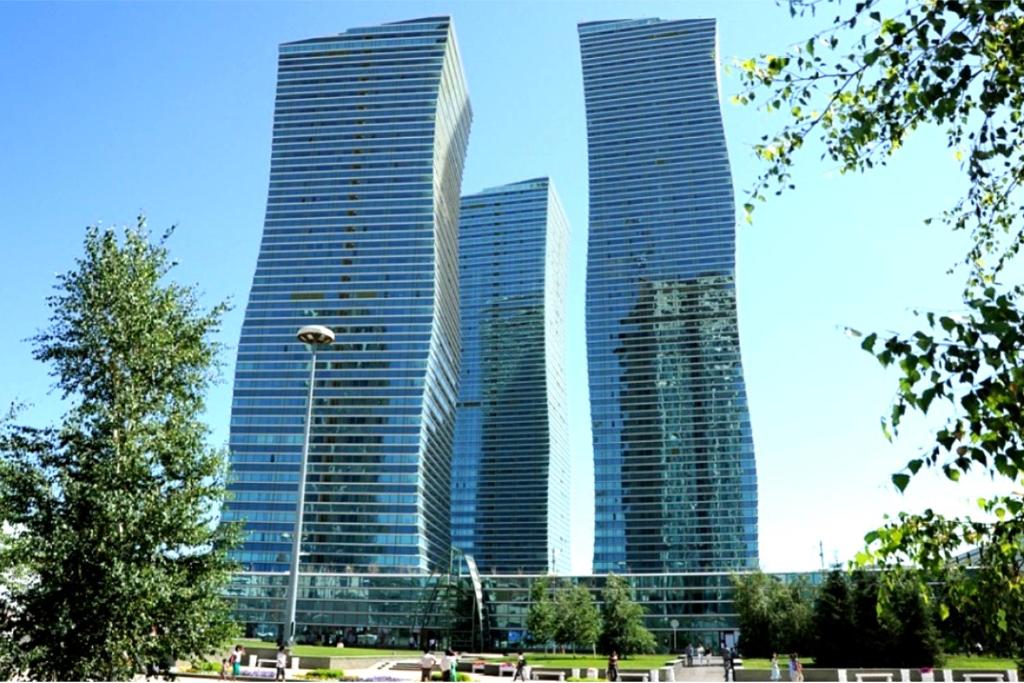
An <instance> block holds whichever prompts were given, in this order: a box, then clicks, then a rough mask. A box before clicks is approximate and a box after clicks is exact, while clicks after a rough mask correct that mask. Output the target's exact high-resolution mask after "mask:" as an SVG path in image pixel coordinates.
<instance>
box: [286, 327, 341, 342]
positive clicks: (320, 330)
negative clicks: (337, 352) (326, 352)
mask: <svg viewBox="0 0 1024 683" xmlns="http://www.w3.org/2000/svg"><path fill="white" fill-rule="evenodd" d="M295 336H296V337H298V339H299V341H300V342H302V343H303V344H309V345H310V346H327V345H328V344H330V343H331V342H333V341H334V332H333V331H331V328H329V327H324V326H323V325H305V326H303V327H300V328H299V331H298V332H296V333H295Z"/></svg>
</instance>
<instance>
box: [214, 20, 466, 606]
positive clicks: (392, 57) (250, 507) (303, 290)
mask: <svg viewBox="0 0 1024 683" xmlns="http://www.w3.org/2000/svg"><path fill="white" fill-rule="evenodd" d="M470 117H471V115H470V107H469V100H468V97H467V92H466V84H465V80H464V77H463V73H462V66H461V63H460V60H459V53H458V48H457V46H456V42H455V34H454V31H453V28H452V26H451V22H450V21H449V19H448V18H447V17H433V18H427V19H418V20H414V21H407V22H400V23H394V24H387V25H383V26H374V27H369V28H359V29H352V30H349V31H347V32H345V33H343V34H340V35H332V36H327V37H323V38H314V39H310V40H303V41H299V42H295V43H286V44H284V45H282V46H281V48H280V57H279V62H278V84H277V100H276V105H275V110H274V137H273V149H272V154H271V170H270V191H269V198H268V201H267V213H266V222H265V226H264V230H263V241H262V244H261V246H260V253H259V259H258V261H257V264H256V274H255V277H254V278H253V285H252V290H251V293H250V295H249V302H248V305H247V306H246V310H245V322H244V324H243V326H242V333H241V339H240V341H239V347H238V365H237V368H236V374H235V386H234V402H233V405H232V420H231V440H230V449H231V470H232V479H231V482H230V489H231V491H232V492H233V494H234V499H233V500H232V501H231V502H230V504H229V505H228V506H227V509H226V511H225V517H226V518H227V519H239V520H244V521H245V527H246V532H247V534H246V539H245V543H244V546H243V547H242V549H241V550H240V551H238V552H236V557H237V559H238V560H239V561H240V562H241V563H242V565H243V567H244V568H245V569H246V570H248V571H249V572H255V573H259V572H267V575H266V576H264V577H262V579H261V580H265V583H267V584H268V585H274V586H278V587H279V586H283V581H284V573H285V572H287V570H288V567H289V562H290V559H291V538H290V536H291V533H292V531H293V525H294V522H295V505H296V496H297V485H296V482H297V477H298V472H299V459H300V454H301V450H302V441H303V429H304V420H305V406H306V392H307V387H308V384H307V381H308V377H309V369H310V368H309V362H310V352H309V350H308V349H307V348H306V347H305V346H304V345H303V344H301V343H299V342H298V341H296V339H295V332H296V330H297V328H298V327H300V326H302V325H307V324H320V325H327V326H329V327H330V328H331V329H332V330H333V331H334V332H335V334H336V335H337V341H336V343H334V344H333V345H332V346H330V347H327V348H326V349H324V350H322V351H320V352H319V354H318V358H317V369H316V370H317V372H316V383H315V387H314V399H313V418H312V433H311V441H310V448H309V460H308V462H309V467H308V476H307V479H306V484H307V487H306V501H305V515H304V522H303V528H302V538H301V541H302V555H301V568H300V571H301V573H302V575H303V577H302V582H301V583H300V595H299V622H300V623H302V622H305V623H307V624H308V623H309V622H310V620H311V619H316V620H321V621H323V620H326V621H325V622H324V623H331V620H332V619H334V618H337V617H336V615H334V616H332V615H331V614H329V612H330V607H329V605H322V604H318V603H311V602H309V601H308V599H309V598H312V599H316V597H317V595H316V591H315V590H312V589H311V588H310V587H311V586H315V585H316V582H315V581H314V580H312V579H311V577H309V576H308V575H309V574H317V573H332V572H344V573H351V572H374V573H377V572H380V573H395V572H400V573H426V572H431V571H435V570H438V569H440V568H441V567H444V568H447V566H448V563H449V557H450V531H449V473H450V465H451V452H452V440H453V432H454V425H455V400H456V388H457V378H458V372H459V294H458V220H459V219H458V216H459V194H460V186H461V181H462V166H463V157H464V154H465V150H466V143H467V139H468V133H469V125H470ZM254 590H255V589H254ZM268 590H269V589H268ZM257 594H258V595H265V596H267V597H269V596H270V595H271V593H270V592H262V593H253V595H254V596H255V595H257ZM276 595H280V593H276ZM260 607H261V608H263V609H265V610H266V612H265V613H264V614H262V615H258V614H255V613H254V614H251V615H244V614H243V615H241V616H242V617H243V620H247V621H253V622H260V621H265V620H272V621H279V620H280V618H281V613H282V610H281V609H280V603H279V602H276V601H275V602H274V603H273V604H270V602H266V601H264V602H261V603H260ZM310 610H313V612H314V614H311V613H310Z"/></svg>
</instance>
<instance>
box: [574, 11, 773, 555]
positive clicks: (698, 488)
mask: <svg viewBox="0 0 1024 683" xmlns="http://www.w3.org/2000/svg"><path fill="white" fill-rule="evenodd" d="M580 41H581V47H582V52H583V65H584V87H585V91H586V98H585V99H586V105H587V123H588V127H587V130H588V147H589V152H590V157H589V159H590V161H589V169H590V206H591V233H590V248H589V256H588V259H589V264H588V276H587V326H588V330H587V333H588V360H589V368H590V384H591V407H592V415H593V420H594V427H593V433H594V439H595V442H594V443H595V446H594V448H595V491H596V494H595V511H596V514H597V515H598V518H599V519H600V520H602V521H603V524H601V525H600V526H599V528H598V534H597V536H598V538H597V539H596V541H595V551H594V558H595V570H597V571H609V570H617V571H623V570H626V569H629V570H632V571H652V572H653V571H665V570H669V569H671V570H678V569H687V570H693V569H698V570H699V569H727V568H740V567H743V566H749V565H750V564H751V563H753V562H756V542H755V543H753V544H752V543H751V542H750V541H749V539H750V537H751V535H752V533H753V534H756V505H754V506H751V505H748V504H746V502H744V501H750V500H756V499H754V498H753V496H754V495H755V494H754V492H753V490H752V488H753V487H751V486H749V485H748V480H749V479H752V476H750V475H748V474H746V473H748V472H749V473H752V472H753V465H752V463H753V450H752V445H751V443H750V438H749V435H750V432H749V419H747V418H746V417H745V415H746V399H745V395H744V394H743V389H742V374H741V372H742V371H741V370H740V367H739V349H738V342H737V336H738V335H737V334H736V331H735V323H734V322H733V320H734V318H735V303H734V298H732V296H731V295H730V296H725V297H723V296H721V295H719V294H710V292H714V291H716V288H717V289H719V290H721V289H722V288H725V289H727V290H728V291H730V292H731V287H732V283H731V279H730V280H729V281H728V282H727V283H725V282H722V281H721V280H714V279H711V278H709V277H708V272H709V270H710V271H712V272H715V273H719V274H729V275H731V273H732V270H733V268H734V265H733V263H734V255H733V248H734V247H733V244H734V238H733V237H732V231H733V227H734V226H733V223H734V220H735V214H734V208H733V206H732V201H733V196H732V189H731V182H730V178H729V170H728V158H727V156H726V154H725V148H724V141H723V139H722V128H721V122H720V118H719V117H720V114H719V111H718V105H717V86H718V84H717V77H716V75H715V69H716V63H715V55H714V45H715V40H714V24H713V22H695V21H690V22H685V21H684V22H661V21H656V20H647V21H640V22H634V23H631V22H615V23H612V24H588V25H585V26H581V29H580ZM716 206H718V207H721V208H720V209H719V208H715V207H716ZM744 425H746V426H744ZM744 462H749V463H750V467H749V468H748V467H745V466H743V464H742V463H744ZM739 472H743V473H744V474H743V475H740V474H739ZM741 476H742V477H743V480H742V481H741V480H740V477H741ZM612 520H614V521H612Z"/></svg>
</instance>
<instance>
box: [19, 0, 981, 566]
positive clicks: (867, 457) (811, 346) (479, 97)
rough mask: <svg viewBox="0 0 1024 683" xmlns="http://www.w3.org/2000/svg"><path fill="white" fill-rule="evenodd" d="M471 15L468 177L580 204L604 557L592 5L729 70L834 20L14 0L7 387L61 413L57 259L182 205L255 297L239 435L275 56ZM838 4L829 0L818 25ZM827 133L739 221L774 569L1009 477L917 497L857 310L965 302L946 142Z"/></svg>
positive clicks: (953, 175)
mask: <svg viewBox="0 0 1024 683" xmlns="http://www.w3.org/2000/svg"><path fill="white" fill-rule="evenodd" d="M436 14H451V15H452V16H453V17H454V22H455V26H456V32H457V35H458V40H459V45H460V50H461V53H462V58H463V62H464V67H465V71H466V75H467V80H468V82H469V89H470V98H471V101H472V105H473V111H474V120H473V127H472V132H471V135H470V144H469V152H468V159H467V165H466V171H465V175H464V178H463V190H464V192H467V193H468V192H473V191H477V190H479V189H482V188H485V187H491V186H494V185H499V184H503V183H507V182H512V181H516V180H521V179H525V178H531V177H535V176H541V175H548V176H550V177H551V178H552V179H553V180H554V182H555V184H556V186H557V188H558V191H559V193H560V195H561V198H562V201H563V204H564V206H565V209H566V213H567V215H568V217H569V221H570V225H571V231H572V243H571V250H570V265H569V278H570V285H569V298H568V302H567V303H568V316H567V317H568V326H569V327H568V331H567V343H568V345H569V348H568V353H567V358H568V362H569V366H568V368H567V373H568V380H569V381H568V384H569V386H570V396H569V400H570V429H571V436H572V438H571V443H572V444H573V449H574V450H573V452H572V458H573V464H574V469H575V472H574V479H573V486H574V488H573V491H572V495H573V505H572V509H573V518H572V529H573V555H574V557H573V565H574V568H575V570H576V571H586V570H587V569H588V568H589V565H590V554H591V548H592V528H593V492H592V487H593V478H592V473H591V461H590V459H591V457H592V451H591V447H590V425H589V407H588V403H587V392H586V385H587V382H586V357H585V353H584V348H585V347H584V340H583V339H584V337H583V322H584V321H583V289H584V274H585V265H586V229H587V225H586V219H587V177H586V169H587V165H586V164H587V159H586V127H585V121H584V112H583V93H582V77H581V73H580V58H579V47H578V41H577V38H576V24H577V23H578V22H580V21H587V20H594V19H611V18H635V17H648V16H660V17H661V18H666V19H668V18H687V17H707V16H712V17H716V18H717V19H718V22H719V24H718V25H719V44H720V51H721V58H722V63H723V65H728V64H730V63H731V62H732V60H733V58H735V57H744V58H745V57H748V56H751V55H754V54H757V53H763V52H769V53H770V52H776V53H777V52H780V51H782V50H784V49H785V48H786V47H787V46H788V45H790V44H792V43H796V42H798V41H800V39H801V38H802V37H806V36H807V35H809V33H810V32H811V29H812V28H813V27H814V26H815V25H816V24H815V20H810V21H803V22H801V21H796V20H792V19H790V17H789V14H788V11H787V10H786V9H785V7H778V6H776V5H775V3H773V2H770V1H769V0H751V1H748V2H740V1H729V0H720V1H718V2H695V1H694V2H688V1H677V2H639V1H637V2H597V3H595V2H590V3H575V2H548V3H541V2H537V3H515V4H513V3H499V2H484V1H479V2H468V3H463V2H448V3H439V2H416V3H410V2H406V3H399V2H395V3H391V2H365V3H355V2H353V3H313V4H305V3H287V4H274V3H259V4H245V3H209V4H201V3H187V4H165V3H155V2H154V3H148V2H147V3H115V4H96V3H58V4H43V3H22V4H16V3H14V4H12V3H4V4H2V5H0V46H2V47H0V51H2V60H0V82H3V84H4V87H3V89H2V91H0V123H2V125H0V188H2V190H0V209H2V216H3V228H2V230H3V236H4V248H3V249H2V250H0V316H2V317H0V319H2V320H3V325H0V357H2V358H3V359H4V360H3V363H2V365H0V368H2V370H0V380H2V381H0V402H2V403H3V404H7V403H10V402H12V401H16V400H17V401H23V402H26V403H28V404H29V407H28V408H27V409H25V410H24V411H23V413H22V417H23V419H24V420H26V421H31V422H35V423H44V422H48V421H52V420H55V419H56V418H57V417H59V415H60V413H61V410H62V407H61V405H60V401H59V396H58V395H57V394H56V393H54V392H52V391H51V390H50V384H51V380H50V379H49V378H48V376H47V374H46V373H47V371H46V368H44V367H42V366H40V365H39V364H37V363H35V362H34V361H32V359H31V348H30V346H29V344H28V343H27V342H26V341H24V340H25V338H26V337H28V336H30V335H31V334H33V333H34V332H35V331H36V330H38V329H40V328H41V327H43V326H44V325H45V322H46V316H47V310H46V307H45V302H44V299H45V297H46V296H47V295H48V294H49V293H50V291H51V288H52V286H53V284H54V281H55V280H54V276H55V274H56V273H58V272H62V271H64V270H67V269H68V268H70V267H71V266H72V264H73V261H74V258H75V257H76V255H77V254H78V252H79V249H80V245H81V238H82V234H83V230H84V228H85V226H86V225H88V224H91V223H96V222H101V221H102V222H103V223H104V224H112V223H113V224H124V223H130V222H132V221H133V218H134V216H135V215H136V214H137V213H139V212H140V211H143V212H145V213H146V214H147V215H148V216H149V221H150V225H151V226H152V227H153V228H154V229H155V230H158V231H159V230H162V229H163V228H164V227H165V226H167V225H169V224H172V223H176V224H178V226H179V229H178V232H177V233H176V235H175V237H174V239H173V241H172V243H171V247H172V251H173V254H174V256H175V257H176V258H177V259H178V260H179V261H180V263H181V266H180V268H179V269H178V270H177V272H176V277H177V279H179V280H181V281H183V282H194V283H198V284H199V285H200V288H201V290H202V291H203V293H204V297H205V300H206V301H207V302H208V303H212V302H215V301H219V300H222V299H225V298H227V299H230V300H231V301H233V302H234V304H235V307H234V310H233V311H232V312H231V313H229V314H228V316H227V317H226V319H225V324H224V331H223V335H222V341H223V342H224V343H225V344H227V345H228V347H229V348H228V351H227V352H226V353H225V354H224V357H223V360H224V362H225V369H224V378H225V380H224V382H223V383H222V384H220V385H219V386H217V387H216V388H215V389H214V391H213V392H212V394H211V395H210V400H209V409H208V415H207V419H208V421H209V424H210V426H211V429H212V432H213V440H214V442H215V443H217V444H223V443H226V441H227V425H228V419H229V411H230V401H231V387H230V377H231V372H232V364H233V362H234V358H233V356H234V347H235V344H236V343H237V338H238V333H239V330H240V328H241V321H242V312H243V308H244V305H245V301H246V297H247V294H248V288H249V285H250V282H251V278H252V272H253V269H254V267H255V263H256V254H257V251H258V246H259V239H260V233H261V230H262V219H263V211H264V206H265V201H266V189H267V178H268V172H269V160H270V138H271V119H272V114H273V100H274V85H275V69H276V50H277V45H278V44H279V43H281V42H285V41H290V40H296V39H301V38H308V37H312V36H317V35H326V34H331V33H337V32H342V31H344V30H345V29H346V28H349V27H353V26H364V25H372V24H377V23H382V22H387V21H395V20H402V19H408V18H412V17H417V16H428V15H436ZM818 21H819V22H820V20H818ZM722 88H723V112H724V115H725V124H726V135H727V137H728V142H729V148H730V157H731V160H732V164H733V176H734V180H735V184H736V190H737V198H738V200H739V203H742V201H743V197H744V192H745V190H746V189H748V188H749V187H750V186H751V184H752V181H753V179H754V178H755V177H756V174H757V172H758V168H759V167H758V164H757V162H756V160H755V159H754V157H753V155H752V153H751V151H750V145H751V144H752V143H753V142H754V141H756V140H757V139H758V138H759V136H760V135H761V134H762V133H763V132H765V131H766V130H768V129H770V128H771V127H773V126H776V125H778V124H779V122H780V119H779V118H778V117H771V116H766V115H762V114H759V113H757V112H755V111H752V110H746V109H742V108H740V107H737V106H735V105H731V104H729V96H730V95H731V94H732V93H734V92H736V90H737V88H738V78H737V76H736V73H735V72H729V70H728V69H725V70H724V72H723V74H722ZM819 157H820V150H817V149H815V148H814V147H813V146H811V147H810V148H809V149H807V150H806V154H805V155H804V157H803V164H802V165H801V166H800V167H799V168H798V170H797V173H796V176H795V178H796V181H797V184H798V189H797V191H796V192H792V193H789V194H787V195H785V196H784V197H782V198H780V199H777V200H773V201H772V202H770V203H769V204H768V205H765V206H762V207H760V208H759V209H758V210H757V213H756V220H755V223H754V225H752V226H748V225H746V224H745V223H743V222H742V220H739V221H738V225H739V227H738V228H737V230H738V261H737V274H738V298H739V313H740V333H741V346H742V350H743V362H744V366H745V374H746V380H747V387H748V392H749V399H750V408H751V415H752V420H753V429H754V443H755V451H756V454H757V462H758V475H759V498H760V528H761V558H762V566H763V567H764V568H765V569H767V570H771V571H794V570H805V569H813V568H816V567H817V566H818V565H819V556H818V552H819V541H821V542H822V544H823V547H824V553H825V559H826V561H827V562H831V561H833V560H834V559H836V558H838V559H840V560H845V559H847V558H849V557H850V556H852V554H853V553H854V552H855V551H856V550H858V549H859V547H860V545H861V538H862V537H863V534H864V533H865V532H866V531H867V530H868V529H870V528H872V527H873V526H876V525H877V524H879V523H880V522H881V521H882V515H883V514H884V513H886V512H890V513H891V512H894V511H896V510H898V509H915V508H919V507H923V506H926V505H930V506H932V507H936V508H937V509H942V510H946V511H959V510H962V509H964V508H965V507H967V506H968V504H969V503H968V501H971V500H973V499H974V498H975V497H976V496H977V494H978V493H979V492H985V491H987V490H988V489H990V488H991V486H992V484H991V483H988V482H986V481H984V480H980V479H973V480H971V481H968V482H966V483H962V484H960V485H958V486H954V485H950V484H947V483H945V482H944V481H942V480H941V478H940V477H939V476H938V475H935V476H933V475H931V474H927V475H925V476H924V477H923V478H922V480H921V481H916V482H915V483H914V484H912V486H911V488H910V490H909V492H908V494H907V495H904V496H902V497H901V496H899V495H897V494H896V493H895V492H894V491H892V489H891V486H889V485H888V475H889V474H890V473H891V472H893V471H895V470H896V469H898V468H899V467H900V466H901V464H902V463H903V462H905V461H906V460H907V459H909V458H910V457H912V456H913V455H914V454H915V453H916V452H917V450H918V448H920V447H921V446H923V445H924V444H925V441H924V439H925V438H926V436H927V435H926V433H925V432H924V425H921V424H913V423H912V424H911V425H910V426H909V427H908V429H907V430H906V433H905V435H904V437H903V438H901V440H900V442H898V443H897V444H895V445H891V444H888V443H887V442H886V441H885V440H884V439H883V438H882V436H881V432H880V430H879V428H878V418H879V416H880V415H882V414H883V413H885V412H887V410H888V407H889V405H890V401H891V399H892V397H893V390H894V386H895V385H894V379H893V376H892V375H891V374H886V373H885V372H883V371H882V369H881V368H880V366H878V364H877V363H876V362H875V361H874V360H872V359H871V358H870V357H869V356H868V355H867V354H865V353H864V352H862V351H860V350H859V348H858V343H857V341H856V340H854V339H851V338H849V337H847V336H846V335H844V334H843V328H844V326H852V327H855V328H858V329H863V330H879V331H888V330H905V329H910V328H909V326H910V325H911V324H912V323H913V316H912V310H913V309H934V310H943V311H948V310H953V309H955V308H956V306H957V294H958V291H959V284H958V281H957V279H956V278H951V277H949V276H946V275H945V272H946V269H947V267H948V266H949V265H951V264H952V263H953V262H954V261H955V259H956V255H957V253H958V248H960V247H961V246H962V244H963V243H962V239H961V238H959V237H953V236H950V235H948V234H946V233H945V232H944V231H943V229H942V228H939V227H925V226H924V225H923V224H922V219H923V218H925V217H927V216H929V215H934V214H937V213H938V212H939V211H941V209H942V208H944V207H945V206H946V205H948V204H950V203H952V201H953V198H954V197H955V196H956V194H957V193H958V192H959V191H960V189H961V182H962V181H961V179H960V175H959V165H958V162H956V161H955V159H954V156H953V153H952V152H951V151H950V150H947V149H945V146H944V141H943V139H942V137H941V136H940V135H939V134H937V133H936V132H934V131H922V132H920V133H918V134H917V135H916V137H913V138H911V140H910V141H909V144H908V145H907V146H906V148H905V149H904V150H902V152H901V154H900V156H899V157H897V158H896V159H895V160H894V162H893V163H892V164H891V165H889V166H888V167H886V168H883V169H880V170H878V171H876V172H874V173H872V174H871V175H869V176H864V177H859V176H841V175H840V174H838V173H837V171H836V169H835V168H834V166H833V165H831V164H829V163H828V162H824V161H821V160H820V159H819Z"/></svg>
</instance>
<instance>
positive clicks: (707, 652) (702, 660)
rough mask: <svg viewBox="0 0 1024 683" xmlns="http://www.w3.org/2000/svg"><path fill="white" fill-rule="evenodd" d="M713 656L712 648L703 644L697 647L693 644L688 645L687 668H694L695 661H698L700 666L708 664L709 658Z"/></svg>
mask: <svg viewBox="0 0 1024 683" xmlns="http://www.w3.org/2000/svg"><path fill="white" fill-rule="evenodd" d="M710 656H711V646H710V645H708V646H707V648H705V647H704V645H702V644H698V645H697V647H694V646H693V643H687V644H686V666H693V660H694V659H696V660H697V664H698V665H699V666H703V665H704V664H707V658H708V657H710Z"/></svg>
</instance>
